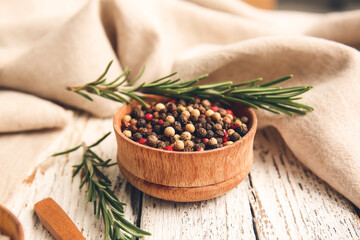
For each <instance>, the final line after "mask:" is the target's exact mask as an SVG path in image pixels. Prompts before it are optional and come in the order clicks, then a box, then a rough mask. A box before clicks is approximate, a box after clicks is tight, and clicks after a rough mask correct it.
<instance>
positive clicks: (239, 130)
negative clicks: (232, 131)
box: [236, 124, 248, 137]
mask: <svg viewBox="0 0 360 240" xmlns="http://www.w3.org/2000/svg"><path fill="white" fill-rule="evenodd" d="M236 132H237V133H239V134H240V135H241V136H242V137H243V136H244V135H245V134H246V133H247V132H248V128H247V126H246V124H241V125H240V127H238V128H237V129H236Z"/></svg>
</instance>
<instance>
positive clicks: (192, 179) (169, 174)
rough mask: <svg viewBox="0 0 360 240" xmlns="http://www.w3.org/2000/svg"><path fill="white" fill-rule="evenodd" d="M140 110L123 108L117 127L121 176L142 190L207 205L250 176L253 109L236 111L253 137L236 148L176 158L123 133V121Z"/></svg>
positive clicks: (176, 154)
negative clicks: (246, 122)
mask: <svg viewBox="0 0 360 240" xmlns="http://www.w3.org/2000/svg"><path fill="white" fill-rule="evenodd" d="M150 101H155V102H165V101H166V98H160V97H151V99H149V102H150ZM137 104H138V103H134V104H133V105H124V106H123V107H122V108H120V109H119V110H118V112H117V113H116V114H115V116H114V122H113V124H114V130H115V134H116V141H117V146H118V151H117V161H118V165H119V168H120V171H121V172H122V174H123V175H124V176H125V178H126V179H127V180H128V181H129V182H130V183H131V184H132V185H133V186H135V187H136V188H138V189H139V190H141V191H143V192H145V193H147V194H149V195H151V196H154V197H157V198H161V199H165V200H170V201H177V202H195V201H202V200H206V199H211V198H214V197H217V196H220V195H222V194H224V193H226V192H228V191H229V190H231V189H233V188H234V187H236V186H237V185H238V184H239V183H240V182H241V181H242V180H243V179H244V178H245V177H246V176H247V175H248V173H249V172H250V169H251V166H252V164H253V142H254V137H255V132H256V127H257V119H256V115H255V113H254V111H253V110H252V109H250V108H247V107H244V106H242V105H240V104H234V105H233V107H232V110H233V112H234V114H235V115H236V116H246V117H248V119H249V124H248V128H249V132H248V133H247V134H246V135H245V136H244V137H243V138H242V139H241V140H239V141H236V142H234V144H232V145H230V146H227V147H223V148H219V149H214V150H206V151H202V152H176V151H173V152H172V151H165V150H162V149H156V148H152V147H149V146H146V145H141V144H139V143H136V142H134V141H132V140H131V139H129V138H127V137H126V136H125V135H124V134H123V133H122V131H121V124H122V122H121V119H122V118H123V117H124V116H125V115H126V114H129V113H130V112H131V109H132V108H133V107H134V106H136V105H137Z"/></svg>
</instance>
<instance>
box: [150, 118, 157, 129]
mask: <svg viewBox="0 0 360 240" xmlns="http://www.w3.org/2000/svg"><path fill="white" fill-rule="evenodd" d="M157 124H159V119H157V118H154V119H153V120H151V125H152V126H153V127H154V126H156V125H157Z"/></svg>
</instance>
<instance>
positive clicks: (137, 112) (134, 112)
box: [130, 108, 141, 118]
mask: <svg viewBox="0 0 360 240" xmlns="http://www.w3.org/2000/svg"><path fill="white" fill-rule="evenodd" d="M140 112H141V110H140V109H138V108H134V109H133V110H132V111H131V113H130V116H131V117H132V118H138V117H139V115H140Z"/></svg>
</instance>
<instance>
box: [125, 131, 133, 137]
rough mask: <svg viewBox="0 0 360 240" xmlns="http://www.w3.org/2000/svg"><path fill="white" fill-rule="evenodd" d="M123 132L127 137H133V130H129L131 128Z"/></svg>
mask: <svg viewBox="0 0 360 240" xmlns="http://www.w3.org/2000/svg"><path fill="white" fill-rule="evenodd" d="M123 134H124V135H125V136H126V137H128V138H131V135H132V134H131V131H129V130H125V131H123Z"/></svg>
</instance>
